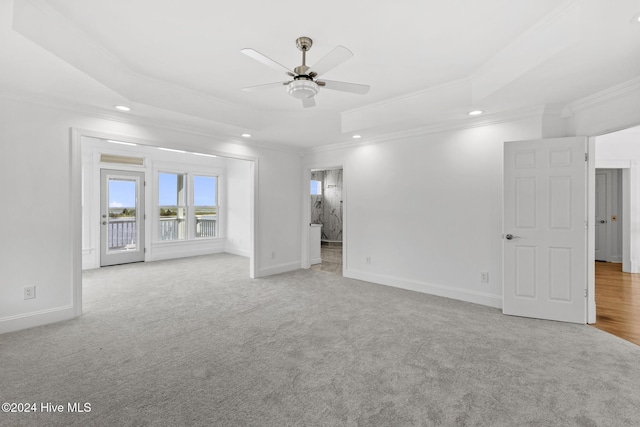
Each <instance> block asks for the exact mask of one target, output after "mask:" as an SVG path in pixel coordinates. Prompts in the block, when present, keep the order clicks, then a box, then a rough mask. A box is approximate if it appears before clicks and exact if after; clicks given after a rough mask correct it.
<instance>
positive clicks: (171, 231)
mask: <svg viewBox="0 0 640 427" xmlns="http://www.w3.org/2000/svg"><path fill="white" fill-rule="evenodd" d="M217 222H218V217H217V216H212V215H207V216H201V217H196V233H195V236H196V237H216V236H217V234H218V233H217ZM185 224H186V221H185V220H184V219H180V218H160V240H181V239H185V238H186V225H185ZM107 232H108V235H107V240H108V242H109V249H130V248H133V249H135V248H136V245H137V240H138V234H137V231H136V218H110V219H109V228H108V230H107Z"/></svg>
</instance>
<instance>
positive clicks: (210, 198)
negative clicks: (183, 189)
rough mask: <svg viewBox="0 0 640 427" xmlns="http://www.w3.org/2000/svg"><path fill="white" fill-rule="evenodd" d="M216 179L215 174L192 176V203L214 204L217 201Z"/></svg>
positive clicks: (198, 204) (197, 204)
mask: <svg viewBox="0 0 640 427" xmlns="http://www.w3.org/2000/svg"><path fill="white" fill-rule="evenodd" d="M217 181H218V177H216V176H201V175H195V176H194V177H193V204H194V205H195V206H216V205H217V204H218V203H217V200H216V198H217V194H216V192H217V191H216V190H217Z"/></svg>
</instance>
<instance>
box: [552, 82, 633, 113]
mask: <svg viewBox="0 0 640 427" xmlns="http://www.w3.org/2000/svg"><path fill="white" fill-rule="evenodd" d="M633 92H640V77H636V78H633V79H631V80H627V81H626V82H623V83H620V84H617V85H615V86H612V87H610V88H607V89H604V90H601V91H599V92H596V93H594V94H591V95H589V96H586V97H584V98H582V99H579V100H577V101H574V102H572V103H570V104H568V105H567V106H566V107H565V108H564V109H563V111H562V117H563V118H569V117H572V116H574V115H576V114H577V113H578V112H580V111H582V110H588V109H590V108H593V107H595V106H597V105H601V104H606V103H608V102H611V101H614V100H616V99H619V98H623V97H625V96H627V95H629V94H630V93H633Z"/></svg>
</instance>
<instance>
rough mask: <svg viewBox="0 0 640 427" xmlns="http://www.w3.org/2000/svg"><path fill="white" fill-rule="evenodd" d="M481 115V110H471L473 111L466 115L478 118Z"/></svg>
mask: <svg viewBox="0 0 640 427" xmlns="http://www.w3.org/2000/svg"><path fill="white" fill-rule="evenodd" d="M482 113H483V111H482V110H473V111H469V113H467V114H469V115H470V116H479V115H480V114H482Z"/></svg>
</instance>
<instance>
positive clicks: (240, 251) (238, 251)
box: [224, 247, 251, 258]
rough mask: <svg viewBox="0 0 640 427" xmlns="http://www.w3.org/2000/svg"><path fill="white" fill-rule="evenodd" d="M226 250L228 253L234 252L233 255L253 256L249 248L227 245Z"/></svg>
mask: <svg viewBox="0 0 640 427" xmlns="http://www.w3.org/2000/svg"><path fill="white" fill-rule="evenodd" d="M224 251H225V252H226V253H228V254H232V255H240V256H243V257H245V258H249V257H250V256H251V254H250V253H249V251H248V250H246V249H238V248H230V247H225V249H224Z"/></svg>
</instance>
